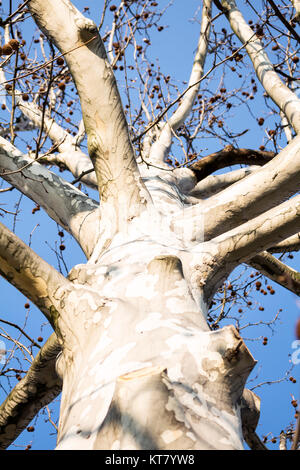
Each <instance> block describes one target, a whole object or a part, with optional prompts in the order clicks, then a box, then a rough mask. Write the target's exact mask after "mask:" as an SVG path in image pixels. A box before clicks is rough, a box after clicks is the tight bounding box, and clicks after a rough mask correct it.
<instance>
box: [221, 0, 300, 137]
mask: <svg viewBox="0 0 300 470" xmlns="http://www.w3.org/2000/svg"><path fill="white" fill-rule="evenodd" d="M221 4H222V7H223V11H224V10H225V11H226V17H227V18H228V20H229V23H230V26H231V29H232V30H233V32H234V33H235V34H236V35H237V37H238V38H239V39H240V41H241V42H242V43H247V44H246V51H247V53H248V55H249V57H250V59H251V61H252V63H253V67H254V70H255V72H256V75H257V77H258V79H259V81H260V82H261V84H262V86H263V87H264V89H265V90H266V92H267V93H268V95H269V96H270V97H271V98H272V100H273V101H274V103H275V104H276V105H277V106H279V108H280V109H281V111H282V112H283V113H284V114H285V115H286V117H287V119H288V121H289V122H290V124H291V126H292V127H293V128H294V130H295V132H296V133H297V134H298V133H299V132H300V99H299V98H298V97H297V95H296V94H295V93H293V91H292V90H290V89H289V88H288V87H287V86H286V85H285V84H284V83H283V82H282V81H281V80H280V78H279V77H278V75H277V74H276V72H275V71H274V68H273V64H272V63H271V61H270V60H269V58H268V56H267V54H266V52H265V50H264V47H263V45H262V43H261V41H260V40H259V39H258V37H257V36H256V35H255V34H254V32H253V30H252V29H251V27H250V26H249V25H248V24H247V22H246V21H245V19H244V17H243V15H242V14H241V12H240V11H239V10H238V8H237V6H236V2H235V0H222V1H221Z"/></svg>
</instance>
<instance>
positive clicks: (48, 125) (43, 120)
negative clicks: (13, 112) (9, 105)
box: [15, 92, 72, 151]
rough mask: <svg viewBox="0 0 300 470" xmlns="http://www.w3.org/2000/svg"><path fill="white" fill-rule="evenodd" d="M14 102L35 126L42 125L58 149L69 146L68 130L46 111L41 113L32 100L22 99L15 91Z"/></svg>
mask: <svg viewBox="0 0 300 470" xmlns="http://www.w3.org/2000/svg"><path fill="white" fill-rule="evenodd" d="M15 99H16V104H17V105H18V107H19V109H20V111H22V113H23V114H24V116H26V117H27V118H28V119H29V120H30V121H31V122H32V123H33V124H34V126H35V127H37V128H41V127H42V125H43V128H44V131H45V133H46V134H47V135H48V136H49V137H50V139H51V140H52V142H54V143H55V144H57V145H58V147H57V148H58V150H59V151H63V150H64V149H65V148H68V147H70V145H71V142H72V137H71V136H70V134H68V132H67V131H66V130H65V129H63V128H62V127H61V126H59V125H58V124H57V123H56V122H55V120H54V119H53V118H51V117H49V115H48V114H47V113H45V114H44V115H43V113H42V111H41V110H40V109H39V108H38V106H37V105H36V104H35V103H33V102H32V101H31V102H29V101H24V100H23V99H22V97H21V93H20V92H17V93H16V97H15Z"/></svg>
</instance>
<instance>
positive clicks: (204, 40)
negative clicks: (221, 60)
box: [149, 0, 212, 164]
mask: <svg viewBox="0 0 300 470" xmlns="http://www.w3.org/2000/svg"><path fill="white" fill-rule="evenodd" d="M211 6H212V0H204V1H203V9H202V21H201V31H200V37H199V41H198V47H197V51H196V55H195V59H194V64H193V67H192V72H191V75H190V80H189V84H188V88H189V90H188V92H187V93H186V94H185V95H184V97H183V99H182V101H181V104H180V105H179V106H178V108H177V109H176V111H175V112H174V114H173V115H172V116H171V118H170V119H169V120H168V121H167V122H166V123H165V124H164V126H163V128H162V130H161V132H160V135H159V137H158V139H157V140H156V142H154V144H153V145H152V146H151V150H150V155H149V162H150V163H153V164H160V163H163V161H164V158H165V156H166V155H167V153H168V151H169V149H170V147H171V144H172V136H173V132H174V131H176V130H177V129H178V128H179V127H180V126H181V125H182V124H183V122H184V121H185V119H186V118H187V116H188V115H189V114H190V112H191V110H192V107H193V103H194V100H195V98H196V96H197V94H198V91H199V87H200V82H199V80H200V79H201V77H202V75H203V69H204V63H205V59H206V53H207V46H208V38H209V33H210V23H211ZM197 82H199V83H198V84H197V85H196V83H197ZM194 84H195V86H193V85H194ZM190 87H191V88H190Z"/></svg>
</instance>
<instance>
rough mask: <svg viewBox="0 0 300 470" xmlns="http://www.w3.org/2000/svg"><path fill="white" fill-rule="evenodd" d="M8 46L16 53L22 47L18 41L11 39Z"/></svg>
mask: <svg viewBox="0 0 300 470" xmlns="http://www.w3.org/2000/svg"><path fill="white" fill-rule="evenodd" d="M8 44H9V45H10V46H11V48H12V49H13V50H14V51H17V50H18V49H19V47H20V43H19V41H18V40H17V39H11V40H10V41H9V42H8Z"/></svg>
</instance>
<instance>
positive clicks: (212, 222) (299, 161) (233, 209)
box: [174, 136, 300, 243]
mask: <svg viewBox="0 0 300 470" xmlns="http://www.w3.org/2000/svg"><path fill="white" fill-rule="evenodd" d="M299 177H300V136H297V137H295V138H294V139H293V140H292V142H290V143H289V144H288V145H287V146H286V147H285V148H284V149H283V150H282V151H281V152H280V153H279V154H278V155H276V157H274V158H273V159H272V160H271V161H270V162H268V163H266V164H265V165H264V166H263V167H262V168H259V169H258V170H256V171H255V172H254V173H252V174H250V175H249V176H246V177H245V178H244V179H242V180H240V181H238V182H237V183H235V184H233V185H232V186H230V187H228V188H226V189H225V190H223V191H221V192H220V193H218V194H216V195H214V196H212V197H210V198H209V199H207V200H206V201H205V202H204V203H200V204H199V205H198V206H197V205H196V206H193V207H192V208H190V209H186V210H185V214H184V215H185V220H186V221H188V222H189V223H190V224H191V225H192V223H193V221H194V223H195V226H196V225H197V223H198V222H199V220H200V219H201V220H202V221H204V236H205V240H210V239H211V238H213V237H215V236H218V235H219V234H221V233H224V232H225V231H227V230H230V229H232V228H234V227H237V226H238V225H241V224H243V223H244V222H246V221H248V220H249V219H251V218H253V217H257V216H258V215H259V214H263V213H264V212H265V211H267V210H269V209H271V208H272V207H274V206H277V205H278V204H280V203H281V202H283V201H285V200H286V199H288V198H289V197H291V196H293V195H294V194H295V193H296V192H297V191H298V190H299ZM189 217H190V219H189ZM177 223H180V221H179V222H178V221H176V220H174V226H175V227H176V225H177ZM201 229H202V227H201ZM296 230H297V228H295V230H294V231H293V232H292V233H295V231H296ZM273 243H274V242H273ZM275 243H276V242H275Z"/></svg>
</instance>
